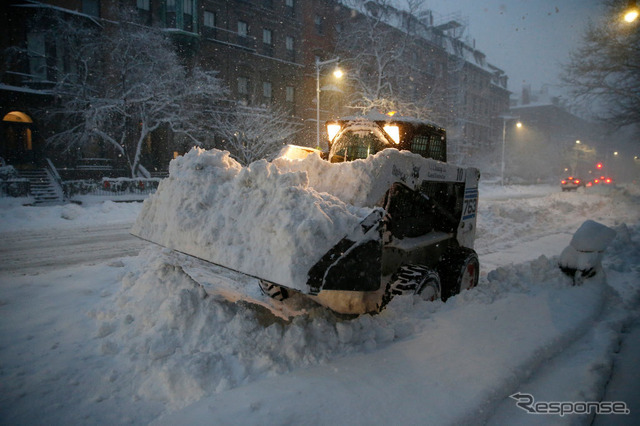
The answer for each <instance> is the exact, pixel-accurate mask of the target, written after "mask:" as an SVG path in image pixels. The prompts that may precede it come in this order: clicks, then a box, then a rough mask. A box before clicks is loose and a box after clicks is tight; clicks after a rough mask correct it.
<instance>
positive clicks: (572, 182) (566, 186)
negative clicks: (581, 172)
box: [560, 176, 584, 191]
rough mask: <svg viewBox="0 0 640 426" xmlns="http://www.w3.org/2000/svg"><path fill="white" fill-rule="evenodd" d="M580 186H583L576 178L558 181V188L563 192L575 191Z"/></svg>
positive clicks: (570, 177) (580, 180)
mask: <svg viewBox="0 0 640 426" xmlns="http://www.w3.org/2000/svg"><path fill="white" fill-rule="evenodd" d="M581 186H584V182H583V181H582V179H579V178H577V177H573V176H569V177H567V178H564V179H562V180H560V187H561V188H562V190H563V191H577V190H578V188H580V187H581Z"/></svg>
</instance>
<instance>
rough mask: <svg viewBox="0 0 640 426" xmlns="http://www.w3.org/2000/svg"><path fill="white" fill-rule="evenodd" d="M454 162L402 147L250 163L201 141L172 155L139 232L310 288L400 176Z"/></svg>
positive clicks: (441, 170) (446, 171) (416, 177)
mask: <svg viewBox="0 0 640 426" xmlns="http://www.w3.org/2000/svg"><path fill="white" fill-rule="evenodd" d="M402 170H411V171H412V175H411V176H405V175H404V174H403V173H402V172H401V171H402ZM456 172H457V169H456V168H446V167H444V166H443V165H442V164H441V163H438V162H435V161H433V160H426V159H424V158H422V157H420V156H418V155H415V154H411V153H408V152H400V151H397V150H385V151H383V152H381V153H378V154H377V155H374V156H371V157H369V158H367V159H366V160H358V161H353V162H348V163H340V164H331V163H329V162H327V161H324V160H322V159H320V157H319V156H318V155H310V156H309V157H307V158H306V159H304V160H293V161H292V160H287V159H279V160H276V161H274V162H271V163H270V162H267V161H265V160H261V161H256V162H254V163H252V164H250V165H249V166H247V167H242V166H241V165H240V164H239V163H237V162H236V161H235V160H233V159H232V158H231V157H230V156H229V153H228V152H226V151H219V150H215V149H214V150H211V151H205V150H202V149H199V148H194V149H193V150H191V151H190V152H189V153H187V154H186V155H185V156H183V157H179V158H177V159H175V160H173V161H172V162H171V164H170V168H169V178H168V179H165V180H163V181H162V182H161V183H160V185H159V187H158V190H157V191H156V193H155V194H153V195H151V196H150V197H149V198H148V199H147V200H146V201H145V203H144V206H143V208H142V211H141V213H140V216H139V217H138V220H137V221H136V223H135V225H134V227H133V229H132V233H133V234H134V235H137V236H139V237H141V238H144V239H146V240H149V241H153V242H155V243H158V244H160V245H162V246H165V247H169V248H172V249H175V250H178V251H181V252H184V253H188V254H190V255H192V256H196V257H199V258H202V259H205V260H208V261H211V262H213V263H216V264H220V265H223V266H225V267H227V268H230V269H233V270H237V271H241V272H243V273H246V274H249V275H253V276H257V277H260V278H263V279H266V280H269V281H272V282H275V283H278V284H282V285H285V286H288V287H290V288H295V289H299V290H302V291H306V290H307V288H306V282H307V274H308V272H309V270H310V269H311V267H312V266H313V265H314V264H316V262H318V261H319V260H320V258H321V257H322V256H323V255H324V254H325V253H326V252H327V251H329V250H330V249H331V248H332V247H333V246H334V245H335V244H336V243H338V242H339V241H340V240H341V239H342V238H344V237H345V236H347V235H349V234H351V233H353V232H354V231H355V230H357V229H358V228H359V226H358V225H359V223H360V222H361V221H362V220H363V219H364V218H365V217H366V216H367V215H368V214H370V213H371V211H372V207H374V205H375V203H377V202H378V201H379V200H380V199H381V198H382V197H383V195H384V193H385V192H386V191H387V190H388V188H389V186H390V184H391V183H392V182H394V181H395V180H398V179H403V180H405V181H406V182H407V184H409V185H411V184H412V181H415V182H419V181H421V180H422V179H425V178H426V177H427V176H431V175H432V174H434V173H435V174H438V176H441V177H442V176H444V175H446V176H447V178H448V179H452V180H455V178H456ZM451 174H453V176H450V175H451Z"/></svg>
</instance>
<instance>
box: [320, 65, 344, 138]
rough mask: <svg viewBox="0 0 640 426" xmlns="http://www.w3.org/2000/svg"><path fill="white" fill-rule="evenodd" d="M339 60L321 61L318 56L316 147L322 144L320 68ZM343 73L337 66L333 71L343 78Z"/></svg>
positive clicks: (337, 76)
mask: <svg viewBox="0 0 640 426" xmlns="http://www.w3.org/2000/svg"><path fill="white" fill-rule="evenodd" d="M339 61H340V58H334V59H329V60H326V61H321V60H320V59H318V58H316V147H319V146H320V68H322V67H323V66H325V65H329V64H334V63H336V62H339ZM343 75H344V74H343V72H342V70H341V69H340V67H338V66H337V67H336V69H335V70H334V71H333V76H334V77H335V78H342V76H343Z"/></svg>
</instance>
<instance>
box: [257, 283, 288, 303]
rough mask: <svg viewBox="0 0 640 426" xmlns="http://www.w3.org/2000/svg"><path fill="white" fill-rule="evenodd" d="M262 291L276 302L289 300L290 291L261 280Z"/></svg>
mask: <svg viewBox="0 0 640 426" xmlns="http://www.w3.org/2000/svg"><path fill="white" fill-rule="evenodd" d="M259 284H260V290H261V291H262V292H263V293H264V294H266V295H267V296H269V297H271V298H272V299H275V300H280V301H282V300H285V299H288V298H289V291H288V290H287V289H286V288H285V287H282V286H279V285H277V284H274V283H270V282H269V281H264V280H259Z"/></svg>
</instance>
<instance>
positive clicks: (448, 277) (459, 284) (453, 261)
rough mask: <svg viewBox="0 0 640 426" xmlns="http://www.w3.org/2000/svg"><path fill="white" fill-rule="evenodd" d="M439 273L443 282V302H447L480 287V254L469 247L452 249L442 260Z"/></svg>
mask: <svg viewBox="0 0 640 426" xmlns="http://www.w3.org/2000/svg"><path fill="white" fill-rule="evenodd" d="M438 272H439V273H440V279H441V282H442V300H447V299H448V298H449V297H451V296H455V295H456V294H458V293H460V292H461V291H462V290H468V289H470V288H473V287H475V286H476V285H478V277H479V274H480V262H479V261H478V254H477V253H476V252H475V250H473V249H470V248H467V247H452V248H451V249H449V251H448V252H447V253H445V254H444V255H443V256H442V259H440V263H439V264H438Z"/></svg>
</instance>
